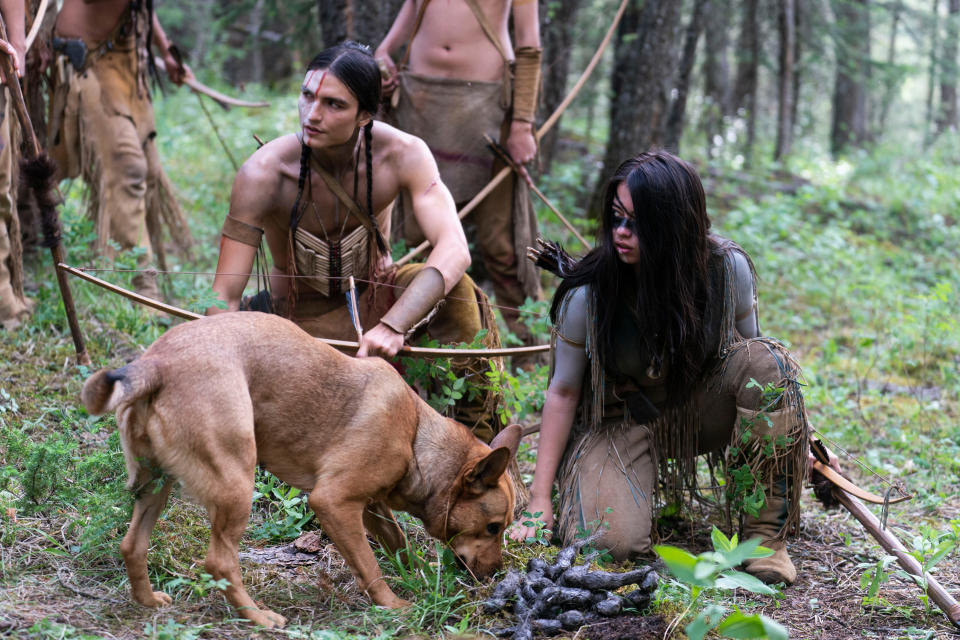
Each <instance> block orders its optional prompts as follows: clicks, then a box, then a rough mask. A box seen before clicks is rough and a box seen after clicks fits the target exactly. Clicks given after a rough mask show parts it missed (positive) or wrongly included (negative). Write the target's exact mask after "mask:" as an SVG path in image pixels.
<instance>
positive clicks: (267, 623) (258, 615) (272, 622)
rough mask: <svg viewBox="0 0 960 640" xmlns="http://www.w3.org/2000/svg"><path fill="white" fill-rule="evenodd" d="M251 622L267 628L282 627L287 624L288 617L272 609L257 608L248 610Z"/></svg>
mask: <svg viewBox="0 0 960 640" xmlns="http://www.w3.org/2000/svg"><path fill="white" fill-rule="evenodd" d="M247 613H248V614H250V615H247V616H246V617H247V618H249V620H250V622H252V623H253V624H255V625H259V626H261V627H264V628H267V629H281V628H283V627H285V626H286V624H287V619H286V618H284V617H283V616H282V615H280V614H279V613H275V612H273V611H270V609H257V611H256V612H253V611H248V612H247Z"/></svg>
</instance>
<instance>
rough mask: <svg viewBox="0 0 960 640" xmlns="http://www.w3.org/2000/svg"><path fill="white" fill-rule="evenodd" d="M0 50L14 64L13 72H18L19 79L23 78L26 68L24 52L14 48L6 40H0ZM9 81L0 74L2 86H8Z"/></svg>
mask: <svg viewBox="0 0 960 640" xmlns="http://www.w3.org/2000/svg"><path fill="white" fill-rule="evenodd" d="M0 49H2V50H3V52H4V53H6V54H7V55H8V56H9V57H10V61H11V62H12V63H13V70H14V71H15V72H16V74H17V77H18V78H22V77H23V67H24V60H23V57H24V51H23V50H21V49H18V48H17V47H14V46H13V45H12V44H10V43H9V42H7V41H6V40H0ZM6 83H7V79H6V77H5V76H3V74H0V84H6Z"/></svg>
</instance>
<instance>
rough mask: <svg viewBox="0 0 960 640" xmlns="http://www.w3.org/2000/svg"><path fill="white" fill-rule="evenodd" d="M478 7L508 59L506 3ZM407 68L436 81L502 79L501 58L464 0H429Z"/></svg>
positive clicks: (510, 52) (481, 4) (495, 2)
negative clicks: (506, 53)
mask: <svg viewBox="0 0 960 640" xmlns="http://www.w3.org/2000/svg"><path fill="white" fill-rule="evenodd" d="M421 1H422V0H421ZM479 4H480V8H481V10H482V11H483V12H484V14H485V15H486V17H487V22H488V23H489V24H490V26H491V27H492V28H493V30H494V31H495V32H496V33H497V36H498V37H499V38H500V42H501V43H502V44H503V48H504V50H505V51H507V52H508V55H512V51H513V46H512V45H511V43H510V33H509V31H508V28H507V23H508V18H509V10H510V2H509V1H508V0H494V1H492V2H484V1H481V2H480V3H479ZM419 8H420V3H419V2H418V3H417V9H418V10H419ZM409 65H410V71H412V72H413V73H419V74H421V75H425V76H433V77H438V78H456V79H458V80H473V81H477V82H499V81H500V79H501V78H502V76H503V58H502V57H501V56H500V53H499V52H498V51H497V48H496V47H495V46H494V45H493V43H492V42H490V39H489V38H487V36H486V34H485V33H484V31H483V28H482V27H481V26H480V23H479V22H478V21H477V18H476V16H475V15H474V13H473V11H471V10H470V7H469V6H467V3H466V2H465V1H464V0H432V2H431V3H430V5H429V6H428V7H427V10H426V12H425V13H424V15H423V22H422V23H421V25H420V29H419V31H417V34H416V36H415V37H414V39H413V44H412V46H411V49H410V62H409Z"/></svg>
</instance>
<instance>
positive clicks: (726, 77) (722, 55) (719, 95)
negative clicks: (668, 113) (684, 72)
mask: <svg viewBox="0 0 960 640" xmlns="http://www.w3.org/2000/svg"><path fill="white" fill-rule="evenodd" d="M704 24H705V25H706V26H705V33H704V38H705V45H706V46H705V47H704V53H705V57H704V63H703V80H704V88H703V93H704V111H705V115H704V118H703V130H704V133H705V134H706V136H707V147H708V148H710V149H712V148H713V140H714V138H715V136H717V135H721V136H722V135H723V119H724V117H726V116H729V115H731V114H732V113H733V107H732V101H731V89H730V62H729V60H728V58H729V52H730V38H729V36H728V35H727V32H728V30H729V28H730V0H707V4H706V6H705V7H704Z"/></svg>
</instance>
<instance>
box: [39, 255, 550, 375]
mask: <svg viewBox="0 0 960 640" xmlns="http://www.w3.org/2000/svg"><path fill="white" fill-rule="evenodd" d="M57 271H58V272H62V273H69V274H70V275H73V276H77V277H78V278H80V279H81V280H86V281H87V282H91V283H93V284H95V285H97V286H98V287H102V288H104V289H106V290H107V291H112V292H113V293H116V294H118V295H121V296H123V297H124V298H127V299H129V300H133V301H134V302H138V303H140V304H142V305H144V306H147V307H150V308H151V309H156V310H158V311H163V312H164V313H166V314H169V315H171V316H174V317H177V318H183V319H184V320H199V319H200V318H202V317H203V316H202V315H200V314H199V313H194V312H193V311H187V310H186V309H181V308H180V307H175V306H173V305H172V304H167V303H165V302H161V301H159V300H154V299H153V298H148V297H147V296H144V295H141V294H139V293H135V292H133V291H130V290H129V289H124V288H123V287H121V286H119V285H116V284H113V283H112V282H107V281H106V280H101V279H100V278H98V277H96V276H92V275H90V274H89V273H86V272H84V271H82V270H80V269H77V268H76V267H71V266H70V265H68V264H66V263H65V262H60V263H58V264H57ZM317 340H319V341H321V342H325V343H326V344H329V345H330V346H331V347H335V348H337V349H340V350H341V351H356V350H357V349H359V348H360V344H359V343H357V342H352V341H350V340H334V339H333V338H317ZM549 350H550V345H549V344H539V345H533V346H530V347H507V348H501V349H450V348H445V349H430V348H427V347H411V346H409V345H403V346H402V347H400V353H404V354H409V355H411V356H419V357H423V358H430V357H433V358H463V357H482V358H494V357H498V356H509V355H518V354H526V353H542V352H544V351H549Z"/></svg>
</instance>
